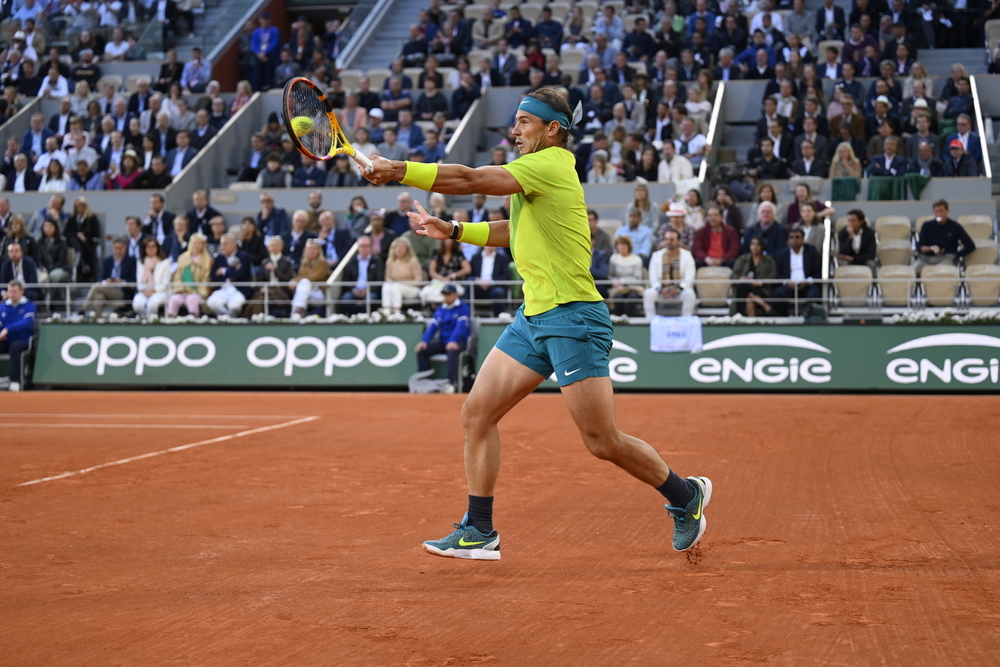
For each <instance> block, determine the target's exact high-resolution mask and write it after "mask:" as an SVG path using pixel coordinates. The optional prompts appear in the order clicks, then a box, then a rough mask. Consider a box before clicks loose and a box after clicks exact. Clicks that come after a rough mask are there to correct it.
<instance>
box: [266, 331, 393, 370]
mask: <svg viewBox="0 0 1000 667" xmlns="http://www.w3.org/2000/svg"><path fill="white" fill-rule="evenodd" d="M379 348H388V351H389V352H390V355H391V356H389V357H381V356H379ZM406 352H407V350H406V343H404V342H403V341H402V340H401V339H400V338H398V337H396V336H379V337H377V338H374V339H372V341H371V342H370V343H367V344H366V343H365V342H364V341H363V340H361V339H360V338H357V337H356V336H340V337H338V338H327V339H326V340H322V339H320V338H316V337H315V336H297V337H292V338H288V339H287V340H282V339H280V338H276V337H274V336H264V337H262V338H257V339H255V340H254V341H252V342H251V343H250V345H248V346H247V361H249V362H250V363H251V364H253V365H254V366H256V367H257V368H273V367H275V366H278V365H281V364H284V374H285V377H291V376H292V374H293V373H294V372H295V369H296V368H313V367H314V366H318V365H319V364H323V375H324V376H326V377H330V376H332V375H333V369H334V368H352V367H354V366H357V365H358V364H360V363H361V362H363V361H364V360H365V359H367V360H368V363H370V364H371V365H373V366H377V367H379V368H392V367H393V366H398V365H399V364H400V362H402V361H403V359H405V358H406Z"/></svg>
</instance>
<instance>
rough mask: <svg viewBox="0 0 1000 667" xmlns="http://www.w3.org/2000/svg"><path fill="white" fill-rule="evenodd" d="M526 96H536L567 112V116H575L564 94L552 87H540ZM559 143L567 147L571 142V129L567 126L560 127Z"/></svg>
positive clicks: (558, 109) (562, 111)
mask: <svg viewBox="0 0 1000 667" xmlns="http://www.w3.org/2000/svg"><path fill="white" fill-rule="evenodd" d="M525 97H534V98H535V99H536V100H539V101H541V102H544V103H545V104H548V105H549V106H550V107H552V108H553V109H555V110H556V111H558V112H559V113H564V114H566V117H567V118H570V119H572V118H573V110H572V109H570V108H569V104H568V103H567V102H566V100H564V99H563V98H562V95H560V94H559V93H557V92H556V91H555V90H554V89H552V88H548V87H546V88H539V89H538V90H535V91H532V92H530V93H528V94H527V95H526V96H525ZM558 141H559V145H560V146H561V147H562V148H565V147H566V145H567V144H568V143H569V130H568V129H567V128H565V127H560V128H559V139H558Z"/></svg>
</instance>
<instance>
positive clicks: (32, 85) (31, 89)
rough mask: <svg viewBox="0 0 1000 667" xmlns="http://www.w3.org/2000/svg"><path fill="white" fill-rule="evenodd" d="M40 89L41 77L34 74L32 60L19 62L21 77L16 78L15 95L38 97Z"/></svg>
mask: <svg viewBox="0 0 1000 667" xmlns="http://www.w3.org/2000/svg"><path fill="white" fill-rule="evenodd" d="M41 87H42V77H40V76H38V74H37V73H36V72H35V63H34V61H32V60H24V61H22V62H21V75H20V76H19V77H17V93H18V95H21V96H22V97H38V91H39V90H40V89H41Z"/></svg>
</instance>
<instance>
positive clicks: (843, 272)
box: [833, 265, 872, 308]
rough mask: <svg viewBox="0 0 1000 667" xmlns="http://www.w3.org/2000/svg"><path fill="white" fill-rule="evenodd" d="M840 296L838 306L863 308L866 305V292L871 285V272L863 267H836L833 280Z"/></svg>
mask: <svg viewBox="0 0 1000 667" xmlns="http://www.w3.org/2000/svg"><path fill="white" fill-rule="evenodd" d="M833 283H834V284H835V285H836V286H837V292H838V293H839V294H840V305H842V306H848V307H855V308H856V307H858V306H865V305H867V303H868V291H869V289H870V288H871V285H872V270H871V269H870V268H868V266H867V265H864V266H851V265H848V266H840V267H837V275H836V276H834V278H833Z"/></svg>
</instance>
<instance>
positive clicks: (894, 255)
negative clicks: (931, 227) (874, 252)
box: [878, 241, 913, 266]
mask: <svg viewBox="0 0 1000 667" xmlns="http://www.w3.org/2000/svg"><path fill="white" fill-rule="evenodd" d="M911 259H913V248H912V247H911V246H910V242H909V241H885V242H884V243H880V244H879V246H878V261H879V263H880V264H882V266H887V265H889V264H909V263H910V260H911Z"/></svg>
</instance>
